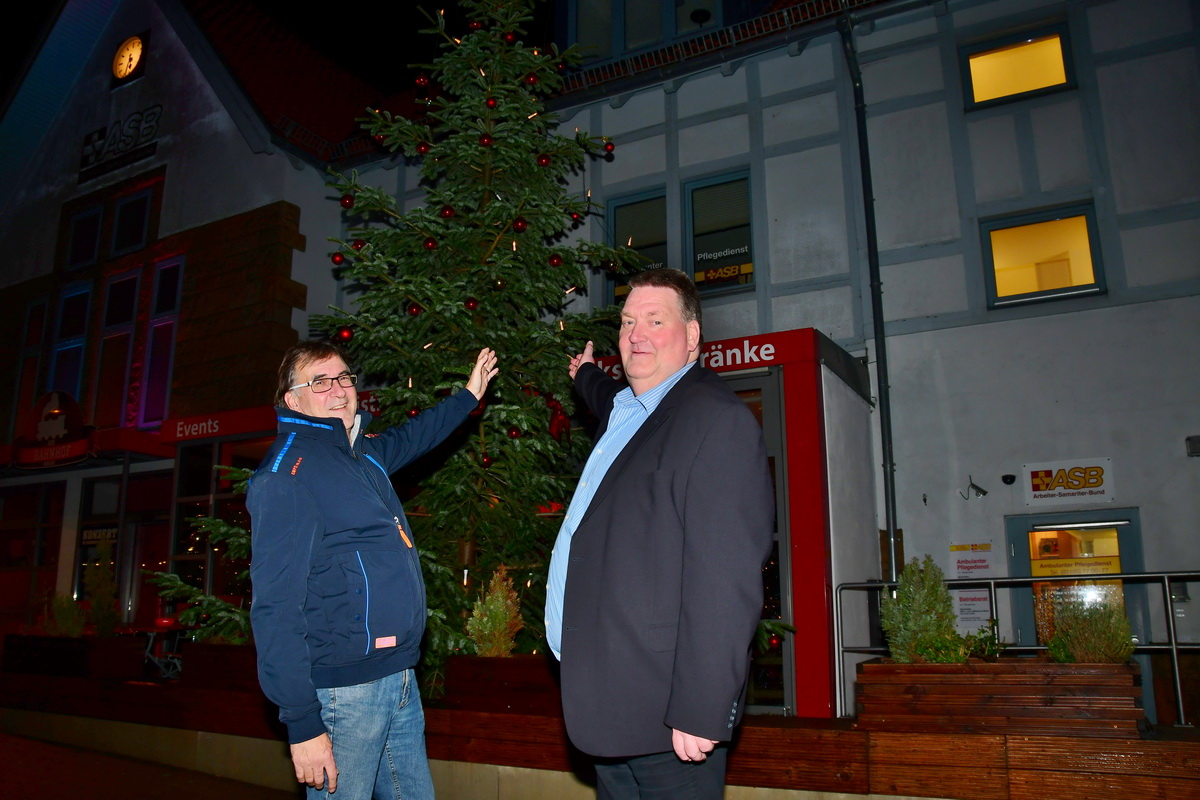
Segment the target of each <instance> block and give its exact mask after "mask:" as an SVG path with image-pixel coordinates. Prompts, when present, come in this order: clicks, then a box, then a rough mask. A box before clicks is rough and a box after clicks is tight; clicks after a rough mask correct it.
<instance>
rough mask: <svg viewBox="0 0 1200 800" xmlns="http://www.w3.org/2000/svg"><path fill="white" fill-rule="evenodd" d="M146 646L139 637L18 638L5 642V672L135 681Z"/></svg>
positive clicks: (15, 636) (142, 661) (16, 636)
mask: <svg viewBox="0 0 1200 800" xmlns="http://www.w3.org/2000/svg"><path fill="white" fill-rule="evenodd" d="M145 651H146V642H145V640H144V639H142V638H141V637H138V636H113V637H107V638H95V637H90V636H88V637H80V638H72V637H66V636H20V635H16V634H9V635H8V636H7V637H5V640H4V666H3V671H4V672H10V673H14V674H18V675H50V676H55V677H60V678H87V677H92V678H99V679H101V680H136V679H139V678H141V677H142V674H143V671H144V662H145Z"/></svg>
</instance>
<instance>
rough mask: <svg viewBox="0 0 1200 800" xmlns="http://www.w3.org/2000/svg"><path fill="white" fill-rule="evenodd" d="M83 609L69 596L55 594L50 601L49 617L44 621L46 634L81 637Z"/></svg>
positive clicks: (83, 622) (84, 616) (84, 617)
mask: <svg viewBox="0 0 1200 800" xmlns="http://www.w3.org/2000/svg"><path fill="white" fill-rule="evenodd" d="M86 621H87V619H86V615H85V614H84V611H83V607H82V606H81V605H79V603H76V602H75V598H73V597H71V595H69V594H56V595H54V597H52V598H51V599H50V615H49V617H48V618H47V620H46V633H48V634H49V635H51V636H69V637H71V638H72V639H78V638H79V637H80V636H83V626H84V624H85V623H86Z"/></svg>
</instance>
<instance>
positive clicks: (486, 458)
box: [479, 456, 495, 469]
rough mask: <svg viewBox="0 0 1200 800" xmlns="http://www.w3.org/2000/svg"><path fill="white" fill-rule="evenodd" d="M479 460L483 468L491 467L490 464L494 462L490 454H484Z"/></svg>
mask: <svg viewBox="0 0 1200 800" xmlns="http://www.w3.org/2000/svg"><path fill="white" fill-rule="evenodd" d="M479 461H480V463H481V464H483V468H484V469H491V468H492V464H494V463H495V460H494V459H493V458H492V457H491V456H484V457H483V458H481V459H479Z"/></svg>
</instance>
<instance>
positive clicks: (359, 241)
mask: <svg viewBox="0 0 1200 800" xmlns="http://www.w3.org/2000/svg"><path fill="white" fill-rule="evenodd" d="M350 246H351V247H353V248H354V249H355V250H362V249H363V248H364V247H366V246H367V243H366V242H364V241H363V240H362V239H355V240H354V243H353V244H351V245H350Z"/></svg>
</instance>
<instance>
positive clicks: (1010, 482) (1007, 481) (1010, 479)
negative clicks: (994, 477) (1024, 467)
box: [1000, 475, 1017, 486]
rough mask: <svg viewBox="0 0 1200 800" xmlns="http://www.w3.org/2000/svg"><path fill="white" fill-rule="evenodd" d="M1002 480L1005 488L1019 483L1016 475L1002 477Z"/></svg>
mask: <svg viewBox="0 0 1200 800" xmlns="http://www.w3.org/2000/svg"><path fill="white" fill-rule="evenodd" d="M1000 480H1001V481H1003V482H1004V485H1005V486H1012V485H1013V484H1014V483H1016V482H1017V476H1016V475H1001V476H1000Z"/></svg>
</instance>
